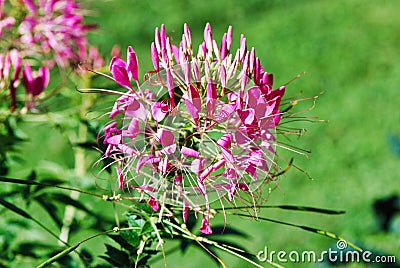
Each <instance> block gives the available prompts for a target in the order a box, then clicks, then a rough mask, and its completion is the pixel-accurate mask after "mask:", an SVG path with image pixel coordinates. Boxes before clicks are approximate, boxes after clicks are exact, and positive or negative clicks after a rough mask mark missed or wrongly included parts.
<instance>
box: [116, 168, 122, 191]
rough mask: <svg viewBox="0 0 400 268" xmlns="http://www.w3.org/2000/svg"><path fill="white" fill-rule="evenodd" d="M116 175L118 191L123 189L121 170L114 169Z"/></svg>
mask: <svg viewBox="0 0 400 268" xmlns="http://www.w3.org/2000/svg"><path fill="white" fill-rule="evenodd" d="M116 170H117V175H118V190H122V189H123V188H124V174H123V172H122V169H120V168H119V167H116Z"/></svg>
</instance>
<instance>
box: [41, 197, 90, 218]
mask: <svg viewBox="0 0 400 268" xmlns="http://www.w3.org/2000/svg"><path fill="white" fill-rule="evenodd" d="M43 196H45V197H47V198H48V199H49V200H54V201H57V202H60V203H63V204H65V205H70V206H73V207H76V208H77V209H80V210H83V211H85V212H87V213H89V214H92V212H91V211H90V210H89V209H87V208H86V207H85V206H84V205H83V204H81V203H80V202H79V200H75V199H72V198H71V197H70V196H68V195H66V194H62V193H45V194H43Z"/></svg>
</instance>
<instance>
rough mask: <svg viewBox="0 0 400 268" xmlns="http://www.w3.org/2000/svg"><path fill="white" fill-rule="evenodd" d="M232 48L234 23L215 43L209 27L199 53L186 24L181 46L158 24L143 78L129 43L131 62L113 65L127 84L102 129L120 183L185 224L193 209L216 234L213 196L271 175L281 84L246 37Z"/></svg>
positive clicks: (243, 189) (247, 191)
mask: <svg viewBox="0 0 400 268" xmlns="http://www.w3.org/2000/svg"><path fill="white" fill-rule="evenodd" d="M231 45H232V27H229V28H228V31H227V32H226V33H225V34H224V35H223V38H222V42H221V44H220V45H219V44H218V43H217V42H216V41H215V40H214V39H213V37H212V30H211V26H210V25H209V24H207V25H206V27H205V30H204V41H203V42H202V43H201V44H200V46H199V49H198V53H197V55H195V54H194V52H193V49H192V41H191V33H190V30H189V27H188V26H187V25H186V24H185V26H184V33H183V36H182V41H181V42H180V45H179V47H177V46H175V45H173V44H171V40H170V38H169V37H167V35H166V30H165V27H164V25H162V26H161V28H160V29H158V28H157V29H156V31H155V41H154V42H153V43H152V44H151V58H152V62H153V65H154V68H155V70H153V71H151V72H148V73H147V74H146V76H145V81H144V82H143V83H140V82H139V79H138V60H137V57H136V54H135V52H134V50H133V49H132V47H129V48H128V51H127V60H126V62H125V61H124V60H122V59H120V58H117V57H115V58H113V59H112V61H111V63H110V72H111V74H112V76H113V78H112V79H113V80H114V81H115V82H116V83H118V84H119V85H121V86H122V87H124V88H126V89H127V92H125V93H121V96H120V97H119V98H118V99H117V101H116V102H115V105H114V106H113V108H112V110H111V112H110V115H109V116H110V119H111V120H112V121H111V122H110V123H109V124H107V125H106V127H105V128H104V143H105V144H107V145H108V149H107V151H106V152H105V156H106V157H112V158H113V159H115V161H116V163H117V166H116V169H117V174H118V188H119V190H124V189H134V190H136V191H138V192H140V193H142V194H143V193H145V194H147V195H148V203H149V204H150V205H151V206H152V208H153V209H154V210H158V209H159V207H160V203H162V204H171V205H173V206H180V207H181V208H182V210H183V220H184V221H186V220H187V215H188V211H189V210H193V211H195V212H196V213H200V214H201V215H202V225H201V227H200V231H201V232H202V233H205V234H210V233H212V229H211V227H210V223H209V222H210V217H212V215H211V211H212V208H211V204H212V202H213V201H216V200H220V202H222V201H223V200H226V201H227V202H230V203H231V204H235V202H236V201H235V200H236V199H242V198H243V195H248V196H250V197H252V196H253V193H254V192H255V191H256V190H257V188H259V187H260V186H261V185H263V184H266V183H268V182H269V181H271V180H273V179H274V177H273V175H272V173H271V170H272V169H273V168H274V164H273V163H274V161H275V157H276V152H275V144H276V135H277V132H276V127H277V126H278V124H279V122H280V120H281V114H282V113H281V108H280V103H281V99H282V96H283V95H284V93H285V87H280V88H278V89H273V76H272V74H269V73H267V72H266V71H265V70H264V67H263V66H262V65H261V63H260V59H259V58H258V57H256V53H255V49H254V48H252V49H251V50H248V49H247V46H246V38H245V37H244V36H243V35H242V36H241V38H240V46H239V48H238V49H237V51H236V53H235V54H233V53H231ZM132 82H134V83H133V84H134V85H132Z"/></svg>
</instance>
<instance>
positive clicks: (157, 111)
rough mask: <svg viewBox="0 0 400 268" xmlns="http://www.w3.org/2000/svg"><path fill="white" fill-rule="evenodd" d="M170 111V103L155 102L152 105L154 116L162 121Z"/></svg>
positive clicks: (158, 120)
mask: <svg viewBox="0 0 400 268" xmlns="http://www.w3.org/2000/svg"><path fill="white" fill-rule="evenodd" d="M167 113H168V104H166V103H163V102H155V103H154V104H153V105H152V107H151V114H152V115H153V118H154V119H155V120H156V121H157V122H160V121H162V120H163V119H164V118H165V116H166V115H167Z"/></svg>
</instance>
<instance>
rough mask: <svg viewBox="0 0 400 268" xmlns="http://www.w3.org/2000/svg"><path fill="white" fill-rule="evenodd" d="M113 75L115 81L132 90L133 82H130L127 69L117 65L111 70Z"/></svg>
mask: <svg viewBox="0 0 400 268" xmlns="http://www.w3.org/2000/svg"><path fill="white" fill-rule="evenodd" d="M111 74H112V75H113V77H114V79H115V81H116V82H117V83H118V84H120V85H121V86H123V87H126V88H129V89H132V86H131V82H130V80H129V75H128V72H127V71H126V70H125V68H123V67H121V66H118V65H115V66H113V67H112V69H111Z"/></svg>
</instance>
